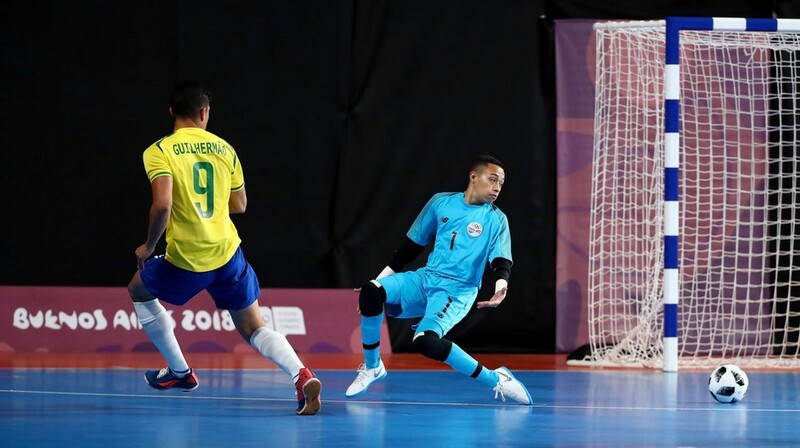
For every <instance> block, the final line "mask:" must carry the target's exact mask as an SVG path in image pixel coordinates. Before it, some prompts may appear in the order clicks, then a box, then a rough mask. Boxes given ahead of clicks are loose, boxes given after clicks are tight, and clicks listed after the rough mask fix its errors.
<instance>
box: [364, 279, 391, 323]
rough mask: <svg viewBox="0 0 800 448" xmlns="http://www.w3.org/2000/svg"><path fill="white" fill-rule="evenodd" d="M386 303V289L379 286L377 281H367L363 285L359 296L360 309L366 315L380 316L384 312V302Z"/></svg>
mask: <svg viewBox="0 0 800 448" xmlns="http://www.w3.org/2000/svg"><path fill="white" fill-rule="evenodd" d="M384 303H386V290H385V289H383V288H379V287H378V286H377V285H375V283H372V282H371V281H370V282H367V283H365V284H364V286H362V287H361V294H359V296H358V309H359V310H361V315H362V316H366V317H372V316H378V315H380V314H381V313H383V304H384Z"/></svg>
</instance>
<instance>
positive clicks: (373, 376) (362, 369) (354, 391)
mask: <svg viewBox="0 0 800 448" xmlns="http://www.w3.org/2000/svg"><path fill="white" fill-rule="evenodd" d="M384 378H386V367H384V366H383V360H381V363H380V364H378V367H375V368H374V369H368V368H367V365H366V364H361V365H360V366H358V375H357V376H356V379H355V380H353V384H351V385H350V387H348V388H347V392H345V393H344V396H345V397H347V398H350V397H355V396H357V395H361V394H363V393H364V392H366V390H367V388H368V387H369V385H370V384H372V383H374V382H376V381H380V380H382V379H384Z"/></svg>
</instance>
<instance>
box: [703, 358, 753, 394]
mask: <svg viewBox="0 0 800 448" xmlns="http://www.w3.org/2000/svg"><path fill="white" fill-rule="evenodd" d="M749 384H750V382H749V381H748V380H747V374H745V373H744V370H742V369H740V368H739V367H738V366H735V365H733V364H726V365H724V366H719V367H717V368H716V369H714V371H713V372H711V376H710V377H709V378H708V391H709V392H711V396H712V397H714V398H715V399H716V400H717V401H719V402H720V403H736V402H737V401H741V400H742V398H744V394H746V393H747V386H748V385H749Z"/></svg>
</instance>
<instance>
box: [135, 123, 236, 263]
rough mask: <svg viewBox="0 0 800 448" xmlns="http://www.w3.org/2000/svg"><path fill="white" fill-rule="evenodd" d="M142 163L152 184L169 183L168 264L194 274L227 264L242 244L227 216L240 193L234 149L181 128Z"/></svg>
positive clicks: (197, 131)
mask: <svg viewBox="0 0 800 448" xmlns="http://www.w3.org/2000/svg"><path fill="white" fill-rule="evenodd" d="M143 159H144V167H145V170H146V171H147V177H149V178H150V182H152V181H153V179H155V178H157V177H160V176H171V177H172V213H171V214H170V217H169V222H168V223H167V253H166V255H165V258H166V259H167V261H169V262H170V263H172V264H174V265H175V266H178V267H180V268H183V269H186V270H189V271H194V272H207V271H211V270H213V269H216V268H218V267H220V266H222V265H224V264H225V263H227V262H228V260H230V259H231V257H232V256H233V254H234V252H236V249H237V248H238V247H239V245H240V244H241V242H242V240H241V239H240V238H239V233H238V232H237V231H236V227H235V226H234V225H233V221H231V218H230V214H229V210H228V201H229V199H230V194H231V191H237V190H240V189H242V188H244V174H243V172H242V165H241V164H240V163H239V160H238V158H237V157H236V152H235V151H234V150H233V148H232V147H231V146H230V145H229V144H228V143H227V142H226V141H225V140H223V139H221V138H219V137H217V136H216V135H214V134H212V133H210V132H208V131H205V130H203V129H200V128H181V129H178V130H177V131H175V132H174V133H172V134H170V135H168V136H166V137H164V138H162V139H161V140H159V141H157V142H155V143H153V145H151V146H150V147H149V148H147V149H146V150H145V151H144V155H143Z"/></svg>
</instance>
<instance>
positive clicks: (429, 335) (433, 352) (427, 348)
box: [411, 331, 453, 361]
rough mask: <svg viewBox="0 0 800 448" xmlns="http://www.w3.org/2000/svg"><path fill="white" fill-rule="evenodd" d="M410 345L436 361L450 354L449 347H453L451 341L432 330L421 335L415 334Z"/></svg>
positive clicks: (442, 359)
mask: <svg viewBox="0 0 800 448" xmlns="http://www.w3.org/2000/svg"><path fill="white" fill-rule="evenodd" d="M411 345H412V346H413V347H414V348H415V349H417V350H418V351H419V352H420V353H422V354H423V355H424V356H426V357H428V358H431V359H435V360H437V361H444V360H445V359H447V357H448V356H450V349H452V348H453V343H452V342H450V341H448V340H447V339H442V338H440V337H439V335H437V334H436V333H434V332H433V331H426V332H424V333H422V334H421V335H418V336H415V337H414V340H413V341H412V342H411Z"/></svg>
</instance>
